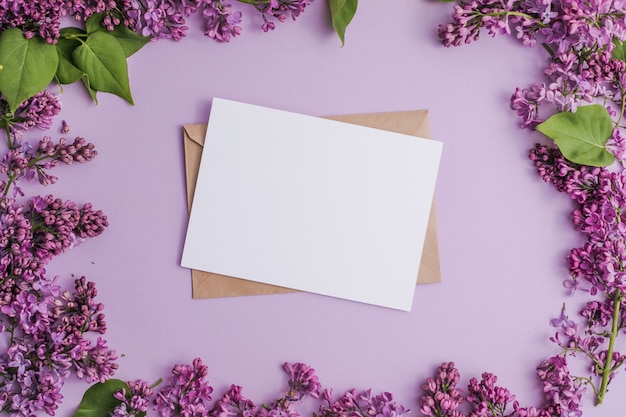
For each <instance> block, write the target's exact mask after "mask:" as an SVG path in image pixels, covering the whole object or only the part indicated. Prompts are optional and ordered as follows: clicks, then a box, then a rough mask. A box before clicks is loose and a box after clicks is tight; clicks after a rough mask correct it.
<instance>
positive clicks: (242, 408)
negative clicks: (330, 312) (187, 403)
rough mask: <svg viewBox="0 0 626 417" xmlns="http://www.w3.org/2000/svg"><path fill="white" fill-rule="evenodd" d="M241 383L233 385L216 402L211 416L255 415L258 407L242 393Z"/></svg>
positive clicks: (239, 416)
mask: <svg viewBox="0 0 626 417" xmlns="http://www.w3.org/2000/svg"><path fill="white" fill-rule="evenodd" d="M241 391H242V388H241V387H240V386H239V385H234V384H233V385H231V387H230V389H229V390H228V391H227V392H226V393H225V394H224V395H223V396H222V398H220V399H219V400H217V401H216V402H215V405H214V406H213V409H212V410H211V411H210V412H209V415H210V416H211V417H231V416H232V417H255V416H256V415H257V413H258V407H257V406H256V405H255V404H254V403H253V402H252V401H251V400H249V399H247V398H246V397H244V396H243V395H242V394H241Z"/></svg>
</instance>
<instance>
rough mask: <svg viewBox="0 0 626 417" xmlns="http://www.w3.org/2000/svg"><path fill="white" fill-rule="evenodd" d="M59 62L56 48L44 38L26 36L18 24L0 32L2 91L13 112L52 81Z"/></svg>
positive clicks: (0, 90)
mask: <svg viewBox="0 0 626 417" xmlns="http://www.w3.org/2000/svg"><path fill="white" fill-rule="evenodd" d="M58 63H59V56H58V55H57V51H56V48H55V47H54V45H52V44H49V43H46V42H45V41H44V40H43V39H41V38H38V37H33V38H31V39H26V38H25V37H24V35H23V34H22V31H21V30H19V29H17V28H12V29H7V30H5V31H4V32H2V33H0V67H1V68H2V69H1V70H0V92H2V95H3V96H4V98H5V99H6V101H7V103H9V107H10V109H11V112H15V110H16V109H17V108H18V107H19V105H20V104H22V102H24V100H26V99H28V98H30V97H32V96H34V95H35V94H37V93H39V92H40V91H42V90H43V89H44V88H46V87H47V86H48V84H50V82H51V81H52V80H53V79H54V74H55V73H56V70H57V65H58Z"/></svg>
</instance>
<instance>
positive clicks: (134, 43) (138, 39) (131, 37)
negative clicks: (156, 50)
mask: <svg viewBox="0 0 626 417" xmlns="http://www.w3.org/2000/svg"><path fill="white" fill-rule="evenodd" d="M104 17H105V15H104V13H96V14H93V15H91V16H89V19H87V22H86V23H85V27H86V28H87V33H89V34H92V33H95V32H106V33H110V34H111V35H113V36H115V39H117V41H118V42H119V43H120V45H122V49H124V55H126V58H128V57H129V56H131V55H132V54H134V53H135V52H137V51H138V50H140V49H141V48H142V47H143V46H144V45H145V44H147V43H148V42H150V38H149V37H147V36H142V35H140V34H138V33H137V32H134V31H132V30H130V29H129V28H127V27H126V26H124V25H119V26H116V27H115V29H113V31H108V30H107V29H106V28H105V27H104V26H102V22H103V21H104Z"/></svg>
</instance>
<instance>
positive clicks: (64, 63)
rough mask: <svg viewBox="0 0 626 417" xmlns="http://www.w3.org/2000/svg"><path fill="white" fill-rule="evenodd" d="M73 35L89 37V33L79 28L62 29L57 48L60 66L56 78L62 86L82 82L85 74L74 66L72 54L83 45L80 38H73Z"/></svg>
mask: <svg viewBox="0 0 626 417" xmlns="http://www.w3.org/2000/svg"><path fill="white" fill-rule="evenodd" d="M72 35H85V36H86V35H87V33H86V32H85V31H84V30H82V29H79V28H72V27H69V28H63V29H61V37H59V39H58V41H57V44H56V47H57V53H58V55H59V66H58V68H57V73H56V77H57V80H58V81H59V83H60V84H71V83H73V82H76V81H78V80H80V77H82V76H83V74H84V73H83V72H82V71H81V70H80V69H78V68H77V67H76V65H74V62H73V58H72V54H73V53H74V49H76V48H78V47H79V46H80V45H81V43H80V41H79V40H78V38H72V37H71V36H72Z"/></svg>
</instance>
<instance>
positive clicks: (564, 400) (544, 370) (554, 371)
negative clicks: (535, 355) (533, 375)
mask: <svg viewBox="0 0 626 417" xmlns="http://www.w3.org/2000/svg"><path fill="white" fill-rule="evenodd" d="M537 376H538V377H539V379H540V380H541V381H542V384H543V392H544V395H545V398H546V400H547V404H546V407H545V408H546V410H548V412H549V413H550V415H556V416H572V417H579V416H581V415H582V409H581V406H582V403H581V402H582V395H583V393H584V386H582V384H581V382H580V380H578V379H574V378H572V376H571V375H570V372H569V369H568V368H567V362H566V360H565V357H564V356H553V357H551V358H549V359H547V360H545V361H543V362H542V363H541V364H540V365H539V366H538V367H537Z"/></svg>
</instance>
